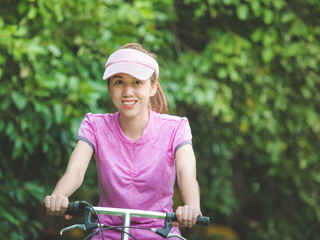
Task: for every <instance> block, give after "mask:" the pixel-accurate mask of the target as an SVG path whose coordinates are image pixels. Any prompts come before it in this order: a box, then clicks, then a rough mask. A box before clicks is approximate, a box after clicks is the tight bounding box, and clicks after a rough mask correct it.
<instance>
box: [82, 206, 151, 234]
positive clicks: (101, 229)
mask: <svg viewBox="0 0 320 240" xmlns="http://www.w3.org/2000/svg"><path fill="white" fill-rule="evenodd" d="M87 205H88V206H89V207H90V208H91V209H92V211H93V212H94V213H95V215H96V216H97V220H98V222H99V226H100V227H99V228H100V229H99V230H97V231H95V232H93V233H91V234H89V235H88V236H86V237H85V238H84V239H83V240H87V239H88V238H90V237H92V236H93V235H94V234H97V233H99V232H101V235H102V239H103V240H104V233H103V231H105V230H109V229H117V230H119V231H121V232H123V233H125V234H128V235H129V236H130V237H132V238H133V239H135V240H138V239H137V238H136V237H134V236H133V235H132V234H130V233H127V232H126V231H124V230H123V229H122V228H134V229H142V230H150V231H151V228H144V227H132V226H130V227H126V226H106V227H102V224H101V219H100V216H99V214H98V213H97V211H96V210H95V209H94V207H93V206H92V205H90V204H89V203H87Z"/></svg>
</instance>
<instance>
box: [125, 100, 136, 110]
mask: <svg viewBox="0 0 320 240" xmlns="http://www.w3.org/2000/svg"><path fill="white" fill-rule="evenodd" d="M125 102H134V103H132V104H130V105H126V104H125ZM137 102H138V101H137V100H125V101H122V105H123V106H124V107H125V108H126V109H132V108H134V107H135V106H136V105H137Z"/></svg>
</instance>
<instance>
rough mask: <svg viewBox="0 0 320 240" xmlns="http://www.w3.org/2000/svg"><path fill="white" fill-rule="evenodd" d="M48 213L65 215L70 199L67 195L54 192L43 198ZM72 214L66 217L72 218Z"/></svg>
mask: <svg viewBox="0 0 320 240" xmlns="http://www.w3.org/2000/svg"><path fill="white" fill-rule="evenodd" d="M43 203H44V205H45V208H46V212H47V214H48V215H54V216H63V215H64V214H65V212H66V210H67V208H68V205H69V199H68V197H67V196H63V195H59V194H52V195H50V196H46V197H45V199H44V200H43ZM71 218H72V216H70V215H65V219H66V220H68V219H71Z"/></svg>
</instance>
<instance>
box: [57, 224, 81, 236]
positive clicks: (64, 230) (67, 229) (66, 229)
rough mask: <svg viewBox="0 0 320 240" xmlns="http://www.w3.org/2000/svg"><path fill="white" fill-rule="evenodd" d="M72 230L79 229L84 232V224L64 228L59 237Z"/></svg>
mask: <svg viewBox="0 0 320 240" xmlns="http://www.w3.org/2000/svg"><path fill="white" fill-rule="evenodd" d="M74 228H80V229H81V230H83V231H86V226H85V225H84V224H75V225H72V226H69V227H66V228H64V229H62V230H61V231H60V235H61V236H62V235H63V233H64V232H66V231H69V230H71V229H74Z"/></svg>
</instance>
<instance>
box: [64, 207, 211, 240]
mask: <svg viewBox="0 0 320 240" xmlns="http://www.w3.org/2000/svg"><path fill="white" fill-rule="evenodd" d="M92 213H94V214H95V215H96V217H97V222H92V220H91V218H92ZM98 213H100V214H107V215H113V216H122V218H123V219H122V226H105V225H103V224H102V223H101V220H100V218H99V215H98ZM66 214H69V215H72V216H81V217H82V219H83V222H84V223H83V224H75V225H72V226H69V227H66V228H64V229H62V230H61V231H60V235H63V233H64V232H66V231H69V230H71V229H74V228H80V229H82V230H84V231H89V230H94V229H96V230H95V231H93V232H92V233H91V234H89V235H88V236H87V237H85V238H84V239H83V240H86V239H88V238H90V237H92V236H93V235H94V234H96V233H99V232H101V233H102V237H103V239H104V233H103V231H104V230H108V229H118V230H120V231H121V232H122V234H121V240H129V237H132V238H133V239H136V240H138V239H137V238H135V237H134V236H132V235H131V234H130V228H138V229H142V230H149V231H152V232H154V233H155V234H157V235H159V236H161V237H163V238H173V237H177V238H179V239H182V240H187V239H185V238H184V237H182V236H180V235H178V234H173V233H170V231H171V229H172V222H173V221H177V218H176V216H175V213H171V212H167V213H163V212H153V211H145V210H135V209H123V208H109V207H95V206H92V205H90V204H89V203H87V202H86V201H75V202H70V203H69V206H68V208H67V211H66ZM131 217H143V218H154V219H164V227H163V228H161V229H157V228H142V227H132V226H130V225H131ZM209 221H210V218H209V217H205V216H199V217H198V219H197V224H200V225H208V224H209Z"/></svg>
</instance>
